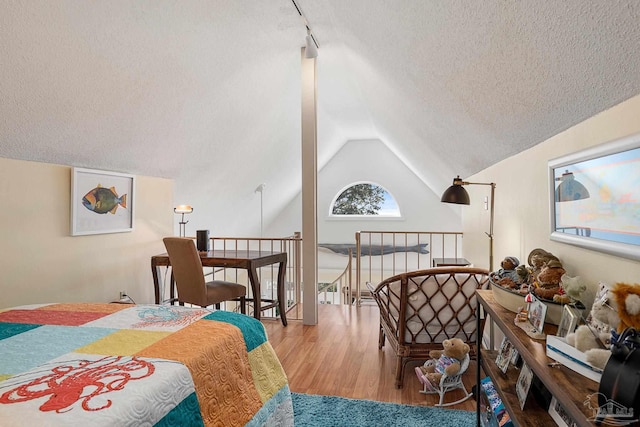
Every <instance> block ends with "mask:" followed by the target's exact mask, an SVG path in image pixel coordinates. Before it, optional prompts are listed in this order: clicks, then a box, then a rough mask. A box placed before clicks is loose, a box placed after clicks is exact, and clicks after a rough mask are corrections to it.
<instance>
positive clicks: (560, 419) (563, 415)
mask: <svg viewBox="0 0 640 427" xmlns="http://www.w3.org/2000/svg"><path fill="white" fill-rule="evenodd" d="M548 412H549V415H550V416H551V418H553V420H554V421H555V422H556V424H558V425H559V426H560V427H578V425H579V424H578V423H577V422H576V421H574V420H573V419H572V418H571V416H569V414H567V412H566V411H565V409H564V408H563V407H562V405H561V404H560V402H558V399H556V397H555V396H552V397H551V403H550V404H549V411H548Z"/></svg>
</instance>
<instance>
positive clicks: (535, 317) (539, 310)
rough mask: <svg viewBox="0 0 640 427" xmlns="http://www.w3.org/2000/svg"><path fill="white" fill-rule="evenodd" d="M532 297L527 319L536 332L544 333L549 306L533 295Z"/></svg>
mask: <svg viewBox="0 0 640 427" xmlns="http://www.w3.org/2000/svg"><path fill="white" fill-rule="evenodd" d="M530 295H531V302H530V303H529V312H528V314H527V319H528V320H529V323H531V326H533V328H534V329H535V332H537V333H542V330H543V329H544V318H545V316H546V315H547V305H546V304H545V303H543V302H542V301H540V300H539V299H538V298H536V297H535V296H533V294H530Z"/></svg>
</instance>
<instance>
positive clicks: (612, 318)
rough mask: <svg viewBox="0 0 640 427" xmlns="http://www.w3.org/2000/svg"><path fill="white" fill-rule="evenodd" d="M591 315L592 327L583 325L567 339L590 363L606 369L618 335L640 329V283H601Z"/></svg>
mask: <svg viewBox="0 0 640 427" xmlns="http://www.w3.org/2000/svg"><path fill="white" fill-rule="evenodd" d="M589 317H590V318H591V319H592V321H591V322H590V325H591V326H587V325H581V326H579V327H578V329H576V331H575V333H571V334H568V335H567V337H566V340H567V343H568V344H570V345H572V346H574V347H575V348H576V349H578V350H580V351H582V352H584V353H585V358H586V360H587V362H589V363H590V364H592V365H593V366H596V367H599V368H604V367H605V365H606V364H607V361H608V360H609V356H611V351H610V349H609V348H610V345H611V343H612V342H613V341H615V339H617V337H618V335H619V334H621V333H622V331H624V330H625V329H626V328H627V327H634V328H636V329H640V286H639V285H637V284H635V285H630V284H627V283H616V284H615V285H614V286H613V287H611V288H609V286H607V285H606V284H604V283H601V284H600V287H599V290H598V293H597V294H596V299H595V301H594V302H593V305H592V307H591V314H590V315H589ZM596 335H597V337H598V340H599V341H600V343H602V344H604V345H605V348H602V346H601V344H600V343H599V342H598V341H596V338H595V336H596Z"/></svg>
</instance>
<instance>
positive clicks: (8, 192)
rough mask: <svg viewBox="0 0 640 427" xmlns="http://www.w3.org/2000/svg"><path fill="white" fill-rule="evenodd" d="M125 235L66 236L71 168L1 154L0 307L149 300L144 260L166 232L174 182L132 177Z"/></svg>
mask: <svg viewBox="0 0 640 427" xmlns="http://www.w3.org/2000/svg"><path fill="white" fill-rule="evenodd" d="M136 180H137V181H136V196H135V204H136V205H135V228H134V231H132V232H127V233H114V234H100V235H90V236H75V237H72V236H70V234H69V215H70V193H71V190H70V187H71V168H70V167H69V166H61V165H52V164H46V163H36V162H26V161H21V160H9V159H4V158H0V195H1V196H2V200H3V201H4V202H3V207H2V209H0V230H1V236H2V238H1V239H0V254H1V256H0V272H1V273H0V308H6V307H12V306H16V305H23V304H33V303H43V302H64V301H112V300H114V299H116V298H117V296H118V292H119V291H120V290H125V291H127V293H128V294H129V295H131V297H132V298H133V299H134V300H135V301H136V302H139V303H152V302H153V300H154V295H153V281H152V278H151V269H150V257H151V256H152V255H154V254H156V253H162V252H164V246H163V244H162V237H164V236H167V235H172V234H173V223H174V214H173V210H172V197H173V181H171V180H167V179H162V178H150V177H146V176H137V177H136Z"/></svg>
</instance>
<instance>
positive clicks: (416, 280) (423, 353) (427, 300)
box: [368, 267, 489, 388]
mask: <svg viewBox="0 0 640 427" xmlns="http://www.w3.org/2000/svg"><path fill="white" fill-rule="evenodd" d="M488 276H489V272H488V271H487V270H485V269H481V268H475V267H437V268H430V269H426V270H417V271H411V272H408V273H403V274H399V275H396V276H393V277H390V278H388V279H386V280H384V281H382V282H381V283H380V284H379V285H378V286H376V287H375V288H374V287H373V286H371V285H368V286H369V287H370V290H371V293H372V294H373V298H374V299H375V301H376V302H377V303H378V307H380V336H379V339H378V348H380V349H381V348H382V347H383V346H384V344H385V338H386V340H388V341H389V344H390V345H391V347H392V348H393V351H394V352H395V354H396V356H397V363H396V381H395V385H396V388H402V386H403V382H404V373H405V369H406V366H407V364H408V363H409V362H412V361H413V362H415V361H420V362H424V361H426V360H427V359H429V351H430V350H440V349H442V341H444V340H445V339H450V338H460V339H462V340H463V341H464V342H466V343H467V344H469V346H470V347H471V348H472V354H473V353H474V352H475V340H476V296H475V292H476V289H486V288H487V287H488V284H489V283H488Z"/></svg>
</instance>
